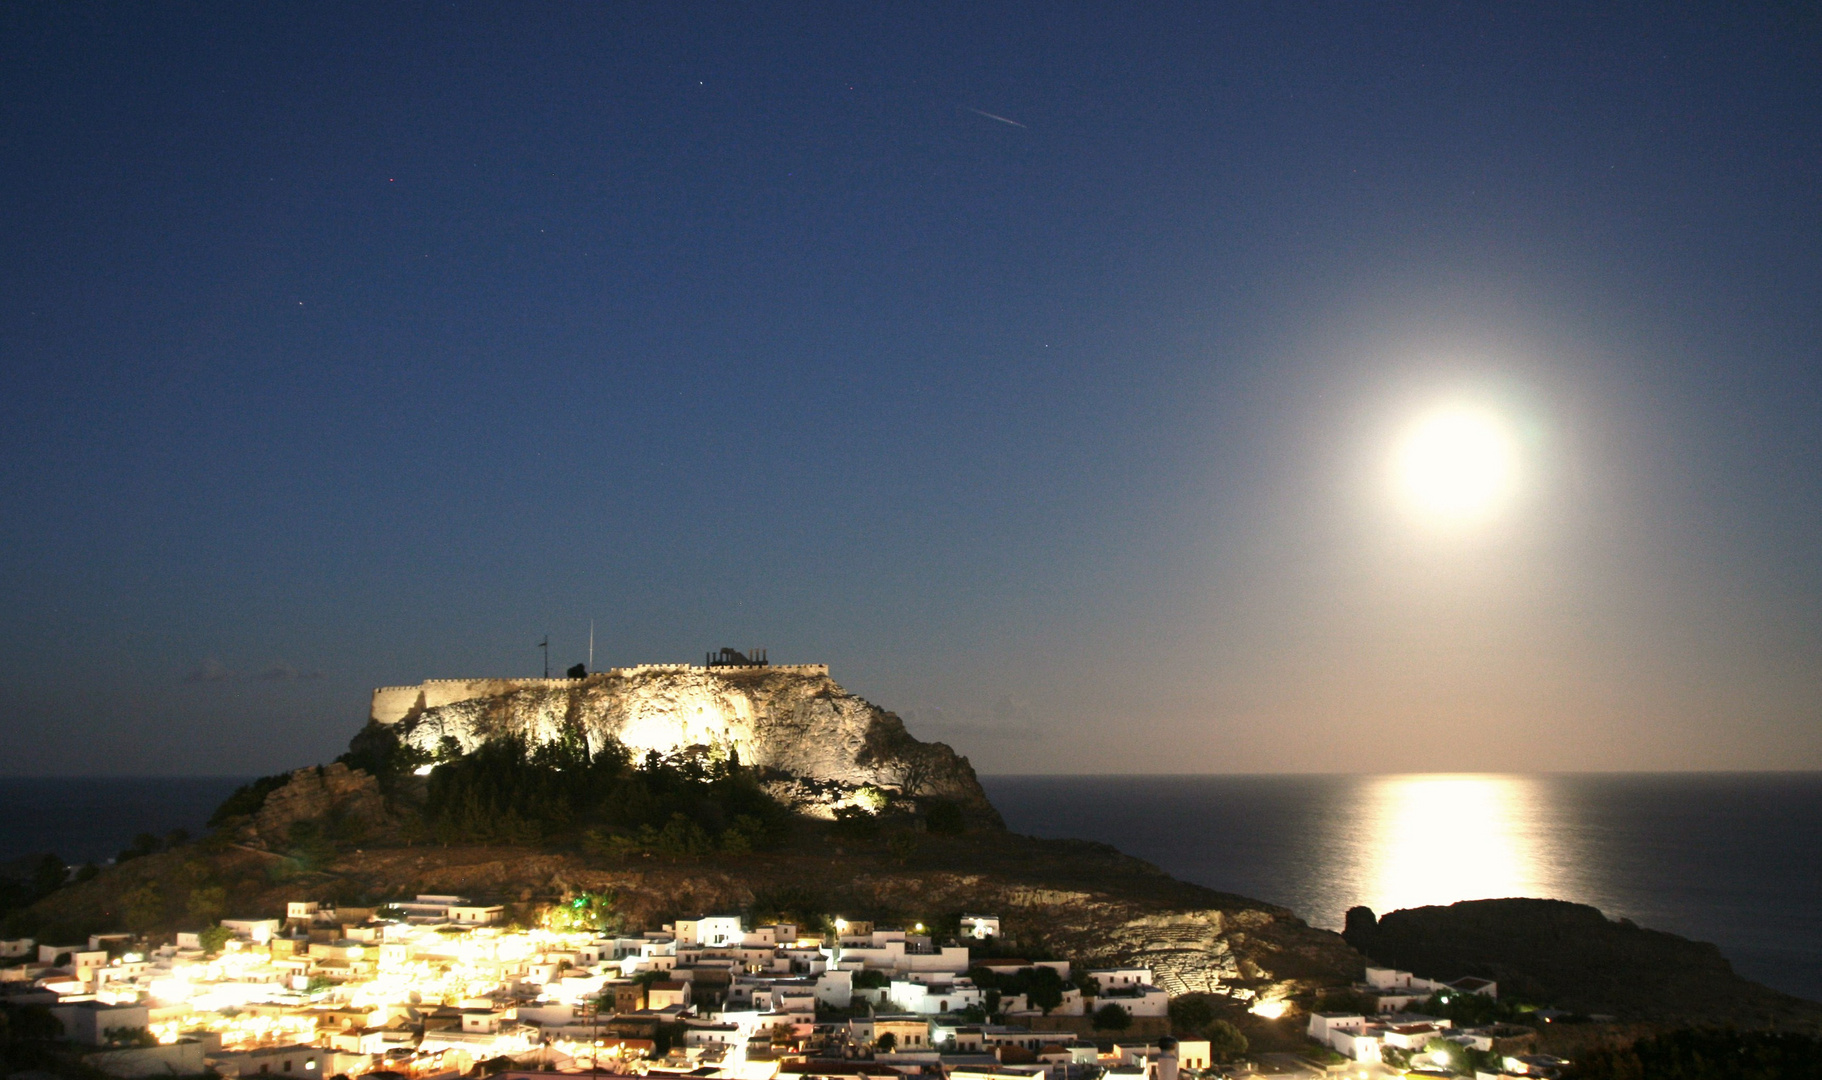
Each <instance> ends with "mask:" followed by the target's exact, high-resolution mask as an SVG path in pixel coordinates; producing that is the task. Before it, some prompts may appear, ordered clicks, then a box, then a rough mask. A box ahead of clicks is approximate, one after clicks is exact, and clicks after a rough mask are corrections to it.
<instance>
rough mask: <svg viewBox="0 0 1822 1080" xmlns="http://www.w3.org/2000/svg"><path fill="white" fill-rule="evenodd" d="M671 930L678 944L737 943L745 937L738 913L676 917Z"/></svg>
mask: <svg viewBox="0 0 1822 1080" xmlns="http://www.w3.org/2000/svg"><path fill="white" fill-rule="evenodd" d="M673 932H674V933H675V934H676V935H677V943H678V944H679V945H738V944H740V943H741V942H742V941H744V940H745V939H746V931H744V930H742V929H741V927H740V916H738V915H704V916H702V917H701V918H697V919H678V920H677V922H676V924H675V926H674V928H673Z"/></svg>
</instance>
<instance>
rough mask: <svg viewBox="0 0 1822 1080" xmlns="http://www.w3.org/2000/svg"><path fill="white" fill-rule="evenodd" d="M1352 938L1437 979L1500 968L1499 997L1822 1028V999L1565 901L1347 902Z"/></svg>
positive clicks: (1378, 957)
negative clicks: (1387, 906)
mask: <svg viewBox="0 0 1822 1080" xmlns="http://www.w3.org/2000/svg"><path fill="white" fill-rule="evenodd" d="M1342 936H1343V937H1344V938H1346V940H1347V943H1348V944H1349V945H1352V946H1353V947H1354V948H1355V949H1357V950H1359V951H1360V952H1362V953H1364V954H1366V955H1367V956H1369V957H1371V958H1372V959H1373V960H1374V961H1375V962H1377V963H1379V964H1383V965H1386V966H1389V967H1397V968H1402V969H1405V970H1408V971H1411V972H1414V973H1416V974H1417V975H1420V976H1423V977H1426V978H1432V979H1455V978H1459V977H1461V976H1464V975H1473V976H1478V977H1480V978H1483V979H1493V980H1496V981H1497V982H1498V983H1499V991H1500V996H1501V997H1502V998H1515V999H1519V1000H1524V1001H1531V1002H1537V1003H1543V1004H1549V1005H1552V1006H1555V1007H1558V1008H1562V1009H1568V1010H1572V1011H1575V1012H1580V1013H1586V1014H1609V1015H1613V1016H1617V1017H1620V1018H1622V1019H1627V1020H1654V1021H1655V1020H1661V1021H1694V1022H1704V1023H1719V1024H1736V1025H1739V1026H1741V1027H1763V1026H1779V1027H1800V1028H1822V1005H1819V1004H1817V1003H1815V1002H1810V1001H1804V1000H1803V999H1801V998H1797V997H1792V996H1791V995H1789V994H1783V993H1779V992H1778V991H1776V990H1773V989H1771V988H1770V987H1766V986H1761V985H1759V984H1758V983H1755V982H1752V981H1751V980H1749V979H1746V978H1743V977H1742V976H1740V975H1739V974H1738V973H1736V972H1735V971H1734V970H1733V965H1731V964H1729V963H1728V962H1727V959H1726V958H1725V957H1723V956H1722V955H1721V951H1720V950H1719V949H1717V948H1715V947H1714V946H1713V945H1710V944H1708V943H1706V942H1700V941H1690V940H1689V939H1687V938H1681V937H1678V936H1676V935H1675V934H1668V933H1664V932H1663V931H1660V930H1647V929H1644V928H1643V927H1640V926H1637V925H1635V924H1633V923H1632V922H1630V921H1629V920H1625V919H1620V920H1612V919H1608V918H1607V917H1606V916H1605V915H1602V914H1601V912H1600V911H1599V910H1598V909H1596V908H1592V907H1589V906H1587V905H1586V904H1571V903H1569V902H1567V901H1564V900H1534V899H1523V898H1520V899H1506V900H1467V901H1463V902H1462V903H1459V904H1451V905H1449V906H1448V907H1421V908H1412V909H1410V910H1405V911H1392V912H1388V913H1386V914H1385V915H1384V916H1382V917H1380V918H1378V919H1377V920H1375V919H1374V918H1373V913H1372V912H1371V911H1369V910H1367V909H1366V908H1355V909H1354V910H1353V911H1350V912H1348V916H1347V929H1346V930H1345V931H1344V932H1343V935H1342Z"/></svg>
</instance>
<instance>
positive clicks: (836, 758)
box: [375, 664, 1000, 825]
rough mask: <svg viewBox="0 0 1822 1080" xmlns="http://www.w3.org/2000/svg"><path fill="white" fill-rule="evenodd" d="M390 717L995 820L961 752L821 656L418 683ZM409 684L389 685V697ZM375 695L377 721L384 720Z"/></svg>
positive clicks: (816, 797)
mask: <svg viewBox="0 0 1822 1080" xmlns="http://www.w3.org/2000/svg"><path fill="white" fill-rule="evenodd" d="M425 687H426V689H425V690H424V691H421V692H420V693H419V694H418V696H417V698H416V700H415V702H414V703H412V704H410V705H408V706H407V707H406V708H405V709H404V710H403V715H402V717H401V718H400V719H398V720H397V721H396V723H394V724H392V725H390V726H391V728H392V730H393V732H394V734H395V735H396V737H397V738H398V739H399V740H401V741H402V742H404V743H406V744H408V745H411V746H414V747H417V748H418V749H420V750H422V751H425V752H427V753H432V754H434V753H437V752H438V750H439V748H440V747H442V746H444V745H445V740H453V745H454V746H455V747H458V748H460V749H461V750H462V751H463V752H472V751H473V750H474V749H475V748H476V747H477V746H479V745H481V744H483V743H485V742H488V741H489V740H493V739H499V738H502V737H507V736H517V737H520V738H523V739H525V740H526V741H527V742H529V743H531V744H534V745H536V744H539V743H546V742H550V741H552V740H555V739H558V738H561V737H564V736H566V735H567V734H570V733H578V734H580V736H581V737H583V738H585V739H587V740H588V741H589V743H590V745H591V746H593V747H596V748H598V747H599V746H600V745H601V744H602V743H603V742H605V741H606V740H609V739H615V740H618V741H619V742H620V743H621V744H623V745H624V746H626V747H627V748H628V749H629V750H631V751H633V752H634V754H636V755H637V754H643V753H645V752H647V751H657V752H659V753H662V754H670V753H675V752H678V751H684V750H698V751H701V752H705V753H709V754H719V755H722V756H726V755H729V754H733V755H737V756H738V758H739V760H740V761H741V762H743V763H745V764H746V765H748V766H751V767H756V768H757V769H759V770H760V771H761V773H762V775H764V776H765V777H766V785H767V788H768V790H770V791H771V793H772V794H773V795H774V797H777V798H779V799H780V801H782V802H784V803H785V804H786V805H787V806H789V807H791V808H792V809H793V810H796V811H797V812H799V813H803V814H808V815H811V816H819V817H828V816H829V815H830V813H831V811H832V809H833V807H835V806H838V805H840V804H841V803H842V802H843V801H845V800H846V799H847V798H849V797H850V796H851V795H852V794H853V793H854V792H855V791H857V790H858V789H860V788H863V787H868V786H872V787H877V788H881V789H887V790H891V791H894V792H897V793H900V794H903V795H905V796H909V797H913V798H919V799H933V798H940V799H948V800H952V801H955V802H957V803H959V804H961V805H962V806H964V807H965V808H966V809H968V810H969V811H970V813H971V815H972V816H974V817H976V818H979V819H983V820H985V821H987V822H990V823H992V824H995V825H997V824H999V823H1000V822H999V815H998V813H997V812H996V811H995V810H994V809H993V806H992V804H991V803H989V802H988V801H987V795H986V793H985V792H984V791H982V790H981V785H980V782H979V781H978V780H977V779H976V778H975V774H974V769H973V767H972V766H971V765H970V764H969V763H968V759H967V758H965V757H962V756H960V755H959V754H957V753H956V752H955V751H954V750H952V749H951V748H950V747H948V746H947V745H945V744H943V743H925V742H920V741H919V740H917V739H915V738H913V737H912V736H911V734H910V733H909V732H907V731H906V730H905V725H904V723H903V722H902V721H901V720H900V719H899V718H898V717H897V716H896V715H894V714H893V713H890V712H887V711H886V710H884V709H882V708H880V707H879V706H877V705H874V704H873V703H871V702H869V701H867V700H865V699H864V698H861V697H858V696H856V695H854V694H851V693H849V692H848V691H847V690H844V689H843V688H842V687H841V686H840V685H839V684H837V683H836V682H835V680H834V679H832V678H830V677H829V675H828V670H827V669H826V668H824V667H822V666H821V665H805V666H801V667H787V668H776V667H766V666H751V667H712V668H710V667H688V666H685V665H681V664H678V665H643V666H640V667H636V668H624V669H617V670H613V671H605V672H600V673H597V674H593V675H588V676H585V677H582V678H577V679H539V680H525V681H524V682H521V683H513V682H508V681H504V680H475V681H473V682H470V683H462V684H460V690H461V691H462V692H463V693H464V694H467V693H472V694H475V695H476V696H473V697H467V698H466V699H465V700H458V701H453V702H449V703H447V704H433V703H432V702H434V701H435V700H436V698H435V694H434V690H435V689H437V688H436V687H432V686H431V684H425ZM401 689H402V690H405V691H407V694H406V695H405V697H406V700H408V701H409V700H411V699H410V695H409V692H410V691H411V690H413V689H415V688H386V690H385V691H382V692H381V693H390V694H393V695H394V696H395V697H396V696H398V695H397V694H396V691H397V690H401ZM380 714H381V709H380V708H379V707H378V695H377V694H376V709H375V722H376V723H379V722H382V721H383V720H384V719H386V718H385V717H382V716H381V715H380Z"/></svg>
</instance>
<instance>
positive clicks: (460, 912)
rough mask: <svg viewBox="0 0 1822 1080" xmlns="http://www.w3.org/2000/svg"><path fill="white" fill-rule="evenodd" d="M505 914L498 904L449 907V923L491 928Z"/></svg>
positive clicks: (455, 905)
mask: <svg viewBox="0 0 1822 1080" xmlns="http://www.w3.org/2000/svg"><path fill="white" fill-rule="evenodd" d="M505 914H506V909H505V908H504V907H502V906H501V905H499V904H451V905H449V921H450V922H452V923H458V924H460V925H462V926H491V925H493V924H494V923H497V922H499V921H500V919H501V918H503V917H504V916H505Z"/></svg>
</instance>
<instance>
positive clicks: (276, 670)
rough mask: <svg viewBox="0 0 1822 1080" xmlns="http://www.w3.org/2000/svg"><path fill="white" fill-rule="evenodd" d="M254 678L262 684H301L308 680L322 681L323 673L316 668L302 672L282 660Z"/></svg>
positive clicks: (302, 670) (305, 669)
mask: <svg viewBox="0 0 1822 1080" xmlns="http://www.w3.org/2000/svg"><path fill="white" fill-rule="evenodd" d="M253 677H254V678H255V679H258V680H260V681H261V682H299V681H303V680H307V679H320V678H322V677H323V673H322V672H321V671H318V670H317V669H315V668H304V669H301V670H300V669H298V668H296V667H293V666H291V665H290V664H287V663H285V662H284V661H282V660H281V661H279V662H278V663H276V664H273V665H272V666H271V667H269V668H267V669H265V670H264V671H262V672H260V673H259V674H258V675H255V676H253Z"/></svg>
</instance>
